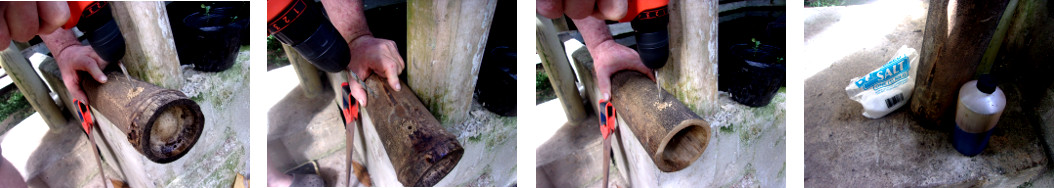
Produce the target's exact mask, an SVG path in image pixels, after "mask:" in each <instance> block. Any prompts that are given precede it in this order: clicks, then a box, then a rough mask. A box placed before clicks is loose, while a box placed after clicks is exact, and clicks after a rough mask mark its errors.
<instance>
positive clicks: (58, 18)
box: [37, 1, 70, 34]
mask: <svg viewBox="0 0 1054 188" xmlns="http://www.w3.org/2000/svg"><path fill="white" fill-rule="evenodd" d="M37 12H38V13H40V31H37V34H48V33H51V32H52V31H55V29H58V28H59V27H61V26H62V25H65V24H66V20H69V18H70V8H69V5H68V4H67V3H66V2H62V1H41V2H37Z"/></svg>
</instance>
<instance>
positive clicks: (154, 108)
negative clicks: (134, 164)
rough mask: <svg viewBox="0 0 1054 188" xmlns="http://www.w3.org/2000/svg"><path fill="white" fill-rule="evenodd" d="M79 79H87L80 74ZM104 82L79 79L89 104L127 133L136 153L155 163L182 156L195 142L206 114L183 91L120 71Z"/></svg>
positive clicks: (109, 75)
mask: <svg viewBox="0 0 1054 188" xmlns="http://www.w3.org/2000/svg"><path fill="white" fill-rule="evenodd" d="M80 74H81V77H82V78H89V75H87V74H86V73H80ZM106 77H107V78H109V80H108V81H107V82H106V84H99V83H98V82H96V81H95V80H93V79H85V80H82V81H81V85H82V86H83V87H82V88H83V89H84V92H85V94H86V95H87V96H88V101H89V102H90V105H91V106H93V107H95V109H96V110H97V111H98V112H100V113H102V115H103V116H105V117H106V118H107V119H109V120H110V121H111V122H113V124H114V125H115V126H116V127H117V128H118V129H120V130H121V131H122V132H124V133H125V134H126V136H128V141H129V142H130V143H131V144H132V146H134V147H135V149H136V150H138V151H139V153H142V154H143V156H146V158H148V159H150V160H151V161H154V162H158V163H168V162H172V161H175V160H176V159H179V158H180V157H183V155H184V154H186V153H187V152H188V151H190V148H191V147H193V146H194V144H195V143H197V142H198V138H199V137H201V132H202V129H203V128H204V124H205V117H204V115H203V114H202V113H201V108H200V107H199V106H198V104H197V103H196V102H194V101H192V100H190V99H188V98H187V96H185V95H183V92H180V91H178V90H170V89H164V88H161V87H159V86H157V85H153V84H150V83H146V82H143V81H139V80H135V79H131V80H130V79H128V77H126V76H125V75H124V74H122V73H120V72H119V71H111V72H110V73H109V74H107V75H106Z"/></svg>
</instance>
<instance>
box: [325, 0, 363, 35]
mask: <svg viewBox="0 0 1054 188" xmlns="http://www.w3.org/2000/svg"><path fill="white" fill-rule="evenodd" d="M322 6H324V7H325V8H326V13H327V14H329V21H330V22H331V23H333V27H335V28H337V31H338V32H340V36H342V37H344V41H345V42H348V43H351V41H352V40H355V39H356V38H359V37H361V36H367V35H372V34H371V33H370V29H369V27H367V25H366V15H365V14H364V13H363V10H362V1H361V0H322Z"/></svg>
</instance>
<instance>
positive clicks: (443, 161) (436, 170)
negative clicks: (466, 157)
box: [413, 139, 465, 187]
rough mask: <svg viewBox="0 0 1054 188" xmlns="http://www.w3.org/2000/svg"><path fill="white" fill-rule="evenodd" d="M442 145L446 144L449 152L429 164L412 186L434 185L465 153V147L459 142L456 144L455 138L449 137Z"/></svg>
mask: <svg viewBox="0 0 1054 188" xmlns="http://www.w3.org/2000/svg"><path fill="white" fill-rule="evenodd" d="M444 145H448V147H449V148H450V149H451V150H450V152H448V153H447V154H446V155H443V156H441V157H440V158H439V160H437V161H436V162H435V163H433V164H432V165H431V166H429V167H428V170H427V171H425V172H424V173H423V174H422V175H421V177H420V179H419V180H418V181H417V183H416V184H415V185H413V186H414V187H431V186H435V184H437V183H439V180H443V178H444V177H446V175H447V174H449V173H450V171H452V170H454V167H455V166H457V164H458V162H460V161H461V156H462V155H463V154H464V153H465V149H464V148H462V147H461V145H460V144H457V140H453V139H451V142H449V143H448V144H444Z"/></svg>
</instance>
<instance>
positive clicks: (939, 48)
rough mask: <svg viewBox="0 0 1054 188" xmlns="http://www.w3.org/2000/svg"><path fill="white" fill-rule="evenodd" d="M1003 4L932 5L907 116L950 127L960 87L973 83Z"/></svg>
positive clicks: (935, 1) (937, 0)
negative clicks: (968, 82)
mask: <svg viewBox="0 0 1054 188" xmlns="http://www.w3.org/2000/svg"><path fill="white" fill-rule="evenodd" d="M1006 6H1007V1H1006V0H1000V1H953V2H947V1H942V0H932V1H930V7H929V15H928V16H927V18H926V20H927V21H926V33H925V34H924V36H923V37H924V38H923V41H922V50H921V52H922V53H921V55H922V56H921V57H920V59H919V60H920V61H919V67H918V70H917V71H919V72H918V78H916V79H915V89H914V91H913V92H912V95H911V101H910V103H911V112H912V113H914V114H915V116H916V117H917V118H916V119H918V120H919V121H920V122H921V123H922V124H924V125H929V126H933V127H945V126H946V125H949V124H951V123H953V120H954V119H953V118H954V117H953V114H954V113H955V110H954V105H955V104H956V101H957V100H958V99H957V98H958V93H959V87H961V86H962V84H964V83H966V82H967V81H970V80H973V79H974V75H975V73H976V71H977V66H978V63H979V62H980V61H981V58H982V57H983V55H984V52H985V50H986V49H987V48H988V43H989V41H991V39H992V36H993V35H994V34H995V32H996V26H997V25H998V24H999V20H1000V17H1001V16H1002V14H1003V11H1004V10H1005V9H1006Z"/></svg>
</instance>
